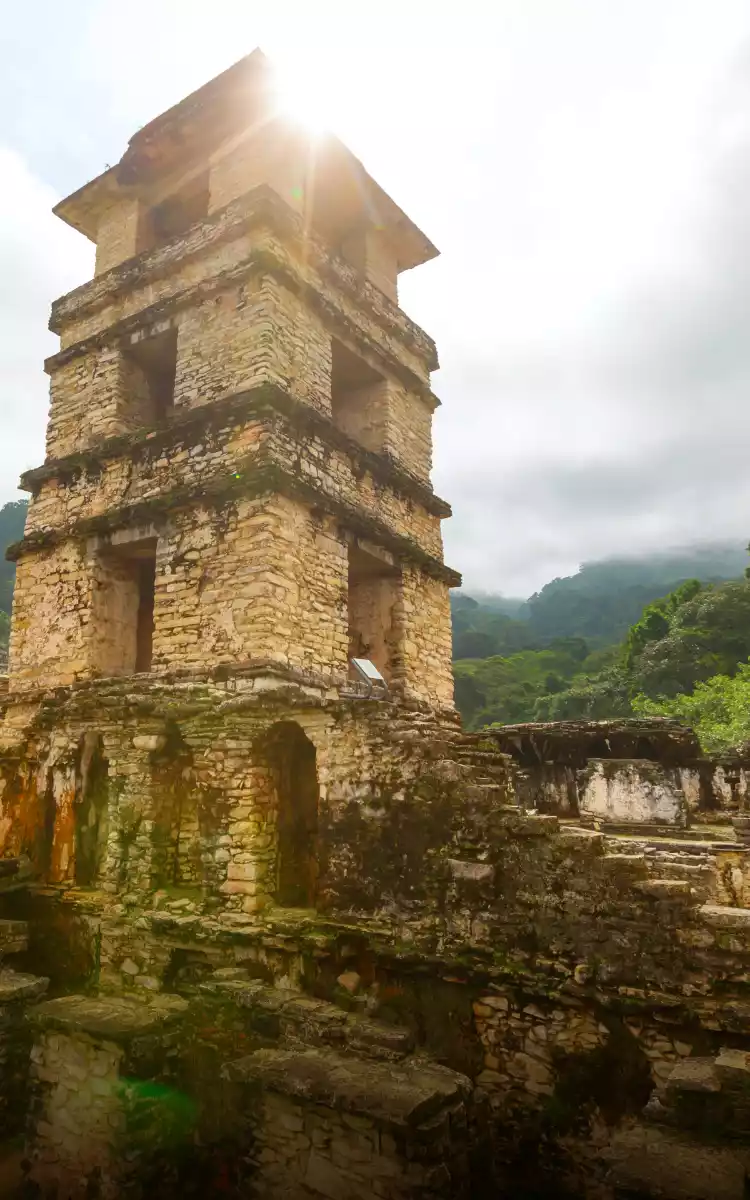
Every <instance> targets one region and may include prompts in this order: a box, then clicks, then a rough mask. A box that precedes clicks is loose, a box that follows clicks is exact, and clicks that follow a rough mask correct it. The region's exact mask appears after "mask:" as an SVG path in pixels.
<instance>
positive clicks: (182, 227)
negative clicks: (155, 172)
mask: <svg viewBox="0 0 750 1200" xmlns="http://www.w3.org/2000/svg"><path fill="white" fill-rule="evenodd" d="M208 204H209V188H208V170H205V171H200V172H199V173H198V174H197V175H194V176H193V178H192V179H189V180H187V181H186V182H185V183H184V184H183V186H182V187H180V188H178V189H177V190H176V191H174V192H173V193H172V195H171V196H167V197H166V198H165V199H164V200H162V201H161V202H160V203H159V204H155V205H153V207H152V208H149V209H146V211H145V212H144V213H143V215H142V217H141V220H140V228H139V231H138V252H139V253H143V252H144V251H145V250H153V249H155V248H156V247H157V246H162V245H164V243H165V242H169V241H171V240H172V238H175V237H179V235H180V234H181V233H185V231H186V230H188V229H189V228H190V226H191V225H195V224H197V222H198V221H203V220H204V219H205V218H206V217H207V216H208Z"/></svg>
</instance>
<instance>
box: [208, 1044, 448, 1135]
mask: <svg viewBox="0 0 750 1200" xmlns="http://www.w3.org/2000/svg"><path fill="white" fill-rule="evenodd" d="M223 1073H224V1075H225V1078H227V1079H230V1080H232V1081H234V1082H238V1083H254V1084H259V1085H260V1086H261V1087H263V1088H267V1089H269V1090H270V1091H273V1092H280V1093H282V1094H283V1095H286V1096H290V1097H292V1098H293V1099H296V1100H301V1101H303V1102H306V1103H308V1104H319V1105H322V1106H324V1107H326V1108H333V1109H340V1110H343V1111H344V1112H349V1113H353V1114H356V1115H358V1116H363V1117H369V1118H370V1119H371V1120H374V1121H377V1122H379V1123H381V1124H384V1125H389V1126H396V1127H400V1128H404V1127H412V1128H414V1127H416V1126H418V1125H420V1124H422V1122H424V1121H427V1120H429V1119H430V1118H431V1117H433V1116H435V1114H436V1113H438V1112H440V1111H441V1109H443V1108H445V1107H447V1106H450V1105H453V1104H456V1103H458V1102H460V1101H461V1100H464V1099H466V1097H467V1096H468V1095H469V1093H470V1092H471V1083H470V1081H469V1080H468V1079H467V1078H466V1077H465V1076H464V1075H459V1074H458V1073H457V1072H455V1071H449V1070H447V1069H444V1068H440V1067H435V1066H426V1067H421V1066H419V1067H417V1066H414V1065H412V1064H411V1063H409V1064H399V1065H398V1066H396V1065H392V1064H388V1065H386V1064H383V1063H380V1062H369V1061H368V1062H363V1061H362V1060H360V1059H356V1058H345V1057H343V1056H342V1055H338V1054H333V1053H331V1052H330V1051H328V1050H327V1051H325V1052H318V1051H315V1050H285V1049H279V1050H256V1052H255V1053H254V1054H250V1055H248V1057H247V1058H242V1059H239V1060H237V1061H236V1062H231V1063H227V1064H226V1066H225V1067H224V1071H223Z"/></svg>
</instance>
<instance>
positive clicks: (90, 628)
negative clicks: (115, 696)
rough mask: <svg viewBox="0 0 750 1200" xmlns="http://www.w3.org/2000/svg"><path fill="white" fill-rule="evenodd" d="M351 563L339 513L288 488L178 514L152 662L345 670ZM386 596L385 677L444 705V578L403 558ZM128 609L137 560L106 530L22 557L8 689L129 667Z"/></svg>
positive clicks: (160, 571)
mask: <svg viewBox="0 0 750 1200" xmlns="http://www.w3.org/2000/svg"><path fill="white" fill-rule="evenodd" d="M44 502H45V498H44V497H43V499H42V503H44ZM347 570H348V567H347V542H346V540H345V538H344V536H343V534H342V532H341V530H340V527H339V525H338V523H337V521H336V520H335V519H334V518H332V517H326V516H323V515H320V516H313V515H312V514H311V511H310V509H309V508H308V507H307V505H305V504H302V503H300V502H298V501H295V500H292V499H291V498H288V497H283V496H276V497H274V498H272V499H266V500H262V499H256V500H252V499H248V500H242V499H239V500H236V501H232V502H231V503H226V504H225V505H223V506H221V507H216V508H210V509H208V508H198V509H185V510H182V511H180V510H177V511H175V512H173V513H172V514H171V515H170V519H169V522H168V523H167V524H166V525H165V526H163V527H162V528H161V530H160V531H159V536H158V541H157V550H156V581H155V601H154V634H153V660H152V661H153V669H155V670H158V669H161V668H168V667H187V668H195V667H202V666H206V665H212V666H213V665H216V664H217V663H219V662H245V661H247V660H249V659H251V658H259V657H260V658H262V657H268V658H271V659H273V660H274V661H276V662H279V663H282V664H284V665H287V666H293V667H298V668H302V669H306V670H314V671H317V672H319V673H321V674H323V675H326V676H328V677H331V678H332V679H333V680H334V681H335V680H339V681H341V680H343V679H344V678H345V677H346V674H347V663H348V655H349V637H348V623H349V616H348V612H347V596H348V581H347ZM394 597H395V599H394V603H393V604H392V617H391V627H392V629H393V637H392V651H391V678H392V681H393V683H394V684H398V685H399V687H400V688H402V690H403V693H404V695H406V696H408V697H411V698H414V699H418V700H420V701H427V702H428V703H432V704H437V705H438V706H440V705H443V706H446V705H450V704H451V703H452V695H453V691H452V688H453V683H452V675H451V670H450V613H449V604H448V589H447V586H446V584H445V583H444V582H443V581H442V580H438V579H435V578H433V577H432V576H430V575H428V574H427V573H426V572H425V571H423V570H422V569H421V568H419V567H416V566H414V567H412V566H410V565H405V566H404V568H403V571H402V574H401V578H400V580H399V582H398V585H397V586H396V587H395V588H394ZM137 608H138V592H137V586H136V583H135V581H134V576H133V574H132V570H131V568H130V567H129V566H128V564H127V563H126V562H125V561H124V560H120V559H118V558H117V556H116V555H113V554H112V553H111V552H110V551H109V550H108V547H107V544H106V539H105V541H104V542H101V543H97V542H96V540H90V541H89V542H87V543H84V544H82V543H81V542H79V541H77V540H76V541H74V540H72V539H71V540H66V541H63V542H61V543H59V544H58V545H56V546H53V547H51V548H49V549H43V550H40V551H34V552H33V553H29V554H28V555H22V556H21V559H20V562H19V565H18V573H17V582H16V596H15V617H14V624H13V632H12V637H11V646H10V672H11V677H12V679H13V686H14V688H26V689H28V688H31V687H35V686H39V685H40V684H43V685H44V686H50V685H53V684H69V683H71V682H73V681H74V680H76V679H82V678H88V677H92V676H94V675H101V676H109V675H117V674H121V673H125V674H129V673H132V672H133V670H134V664H135V650H134V643H135V636H136V628H137V623H136V619H135V614H136V612H137ZM131 643H132V645H131Z"/></svg>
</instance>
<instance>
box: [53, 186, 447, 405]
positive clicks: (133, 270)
mask: <svg viewBox="0 0 750 1200" xmlns="http://www.w3.org/2000/svg"><path fill="white" fill-rule="evenodd" d="M259 225H268V226H270V227H271V228H272V229H273V230H274V231H275V232H277V233H278V234H279V236H281V237H288V238H290V237H291V238H304V240H305V251H306V254H307V258H308V261H309V262H310V263H311V265H312V266H313V267H314V269H316V270H317V271H318V272H319V274H320V275H321V276H322V277H323V278H326V279H328V280H330V281H331V282H332V283H333V284H334V286H335V287H337V288H338V289H340V290H342V291H344V292H346V293H347V294H348V295H350V296H351V297H352V298H353V299H354V301H355V302H356V303H357V304H358V305H360V306H362V307H364V308H365V309H366V310H367V311H368V313H369V314H370V316H371V317H372V318H373V320H375V322H376V323H377V324H378V325H380V326H382V327H383V328H384V329H386V330H387V332H388V333H389V334H390V335H391V336H394V337H396V338H398V339H399V340H400V341H401V342H402V343H403V344H404V345H406V346H407V347H408V348H409V349H411V350H412V351H413V352H414V353H416V354H418V355H419V356H420V357H422V358H423V359H424V360H425V362H426V364H427V366H428V368H429V370H431V371H432V370H436V369H437V367H438V360H437V352H436V350H435V343H434V342H433V340H432V338H430V337H429V336H428V335H427V334H426V333H425V332H424V330H422V329H420V328H419V326H418V325H416V324H415V323H414V322H413V321H411V320H410V318H409V317H407V315H406V314H405V313H404V312H403V311H402V310H401V309H400V308H399V307H398V305H396V304H394V303H393V302H392V301H391V300H389V299H388V297H387V296H386V295H385V294H384V293H383V292H381V291H380V289H379V288H376V287H375V286H374V285H373V284H371V283H370V282H369V281H368V280H366V279H364V277H363V276H362V275H361V274H360V273H359V272H357V271H356V270H355V269H354V268H353V267H350V266H349V265H348V264H347V263H345V262H343V260H341V259H340V258H338V257H337V256H336V255H334V254H333V253H331V252H330V251H329V250H327V248H325V247H324V246H323V245H322V244H321V243H320V242H319V241H318V239H317V238H315V237H314V236H313V235H311V234H310V233H309V231H306V230H305V229H304V226H303V222H302V219H301V218H300V217H299V216H298V214H297V213H295V212H294V210H293V209H292V208H290V206H289V205H288V204H287V203H286V201H285V200H283V199H282V198H281V197H280V196H279V195H278V194H277V193H276V192H275V191H273V189H272V188H270V187H268V186H267V185H265V184H263V185H261V186H259V187H256V188H253V189H252V191H250V192H248V193H247V194H246V195H245V196H242V197H240V198H239V199H238V200H233V201H231V202H230V203H229V204H227V205H226V206H225V207H224V208H222V209H220V210H219V211H218V212H216V213H212V214H211V216H209V217H206V218H205V220H203V221H201V222H200V223H199V224H197V225H195V226H193V227H192V228H191V229H190V230H188V231H187V233H185V234H181V235H180V236H179V237H176V238H173V239H172V240H171V241H170V242H167V243H166V244H165V245H163V246H159V247H157V248H156V249H153V250H147V251H144V252H143V253H142V254H139V255H136V256H135V257H134V258H129V259H127V260H126V261H125V262H124V263H119V264H118V265H117V266H115V267H112V268H110V270H109V271H105V272H104V273H103V274H102V275H98V276H95V278H94V279H92V280H89V281H88V282H87V283H84V284H82V285H81V286H80V287H78V288H75V289H74V290H73V291H72V292H69V293H68V294H67V295H65V296H62V297H60V299H59V300H56V301H55V302H54V304H53V305H52V312H51V316H50V321H49V328H50V329H51V330H52V332H53V333H60V331H61V329H62V328H63V327H64V325H65V323H66V322H68V321H71V320H74V319H77V320H79V319H81V318H82V317H84V316H90V315H91V314H92V313H94V312H96V311H97V310H99V309H101V308H103V307H105V306H106V305H107V304H109V303H111V302H112V301H113V300H114V299H116V298H118V297H120V296H122V295H123V294H125V293H127V292H129V291H132V290H133V289H134V288H135V287H137V286H139V285H143V284H146V283H152V282H154V281H155V280H157V279H161V278H164V277H166V276H168V275H170V274H171V273H172V272H173V271H174V270H175V268H176V267H177V266H178V265H182V264H184V263H186V262H189V261H191V260H192V259H194V258H197V257H200V256H201V255H203V254H205V253H206V251H208V250H210V249H213V248H214V247H216V246H218V245H221V244H222V243H223V242H226V241H229V240H231V239H232V238H235V237H236V236H237V235H238V234H240V233H242V232H245V231H247V229H248V228H253V227H257V226H259ZM283 265H284V266H287V267H288V264H283ZM298 278H300V277H298ZM227 280H228V276H227V275H221V276H220V277H219V280H218V282H219V284H220V285H222V286H225V285H226V282H227ZM300 282H303V281H301V278H300ZM304 285H305V287H306V288H309V289H311V290H312V285H311V284H310V283H309V282H307V281H304ZM199 287H200V285H199ZM198 290H199V289H195V288H194V289H190V290H189V291H188V292H185V293H181V295H180V296H179V297H174V298H172V301H171V303H172V304H173V305H175V306H176V305H177V303H178V302H179V303H180V304H181V303H182V297H183V296H185V295H190V294H193V293H195V292H196V291H198ZM201 294H204V293H201ZM153 307H157V306H153ZM150 311H152V310H151V309H149V310H144V311H143V312H141V313H139V314H137V316H136V317H135V318H134V319H135V320H136V321H137V322H138V323H140V324H142V323H143V319H144V317H145V315H146V312H150ZM121 324H123V322H118V324H117V325H113V326H110V327H108V329H106V330H103V331H102V333H101V334H100V335H99V337H104V336H107V335H110V334H112V332H113V331H114V330H115V329H116V328H118V327H119V325H121ZM89 340H90V339H87V342H88V341H89ZM84 344H86V343H84V342H79V343H77V346H78V347H80V346H82V345H84ZM70 349H71V350H75V349H76V347H75V346H74V347H70ZM80 352H81V351H80V350H79V353H80ZM64 353H67V351H63V354H64ZM59 360H60V355H54V356H53V357H52V358H51V359H49V360H48V362H50V363H56V362H57V361H59ZM422 386H424V385H422Z"/></svg>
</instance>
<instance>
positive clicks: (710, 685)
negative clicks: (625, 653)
mask: <svg viewBox="0 0 750 1200" xmlns="http://www.w3.org/2000/svg"><path fill="white" fill-rule="evenodd" d="M633 711H634V712H635V713H637V714H638V715H639V716H645V717H655V716H666V717H675V718H676V719H677V720H678V721H681V722H682V723H683V724H684V725H689V726H691V728H692V729H694V730H695V732H696V733H697V734H698V737H699V739H700V743H701V746H702V747H703V749H704V751H705V752H706V753H707V754H722V753H724V752H725V751H727V750H732V749H734V748H736V747H738V746H740V745H742V744H743V743H746V742H748V741H750V663H740V665H739V667H738V668H737V671H736V673H735V674H734V675H733V676H732V675H714V676H713V678H711V679H708V680H706V681H705V682H704V683H699V684H697V685H696V687H695V688H694V689H693V690H692V691H691V692H688V693H686V694H683V695H679V696H675V697H673V698H672V699H667V698H665V697H660V698H658V699H656V700H654V699H651V698H650V697H648V696H643V695H641V696H635V697H634V698H633Z"/></svg>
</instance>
